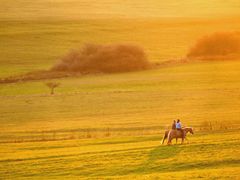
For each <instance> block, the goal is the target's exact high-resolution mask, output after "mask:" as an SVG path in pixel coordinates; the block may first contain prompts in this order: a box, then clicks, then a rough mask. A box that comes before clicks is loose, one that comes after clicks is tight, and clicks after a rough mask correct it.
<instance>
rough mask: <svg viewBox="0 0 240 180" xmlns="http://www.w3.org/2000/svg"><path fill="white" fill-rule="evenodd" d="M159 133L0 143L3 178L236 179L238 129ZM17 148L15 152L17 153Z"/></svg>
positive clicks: (0, 171)
mask: <svg viewBox="0 0 240 180" xmlns="http://www.w3.org/2000/svg"><path fill="white" fill-rule="evenodd" d="M160 138H161V137H160V136H144V137H143V136H140V137H128V138H114V139H112V138H107V139H95V140H69V141H54V142H35V143H13V144H0V147H1V148H0V154H2V155H3V156H1V158H0V167H1V168H0V174H1V178H3V179H16V178H17V179H18V178H26V179H27V178H30V179H32V178H34V179H46V178H47V179H56V178H60V179H66V178H67V179H79V178H80V179H133V178H135V179H186V178H187V179H191V178H192V179H238V178H239V174H238V172H239V170H240V167H239V163H240V159H239V155H240V154H239V151H238V149H239V148H240V146H239V133H238V131H230V132H215V133H205V134H204V133H200V134H196V135H194V137H190V138H189V139H190V142H191V143H190V144H187V145H174V146H161V145H160ZM16 152H17V153H16Z"/></svg>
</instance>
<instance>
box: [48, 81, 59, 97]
mask: <svg viewBox="0 0 240 180" xmlns="http://www.w3.org/2000/svg"><path fill="white" fill-rule="evenodd" d="M46 86H47V87H49V89H50V94H54V89H55V88H56V87H58V86H60V83H57V82H48V83H46Z"/></svg>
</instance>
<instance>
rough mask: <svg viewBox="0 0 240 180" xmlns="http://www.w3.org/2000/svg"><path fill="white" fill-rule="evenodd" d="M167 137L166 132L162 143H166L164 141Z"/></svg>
mask: <svg viewBox="0 0 240 180" xmlns="http://www.w3.org/2000/svg"><path fill="white" fill-rule="evenodd" d="M166 138H167V137H166V134H164V136H163V139H162V144H164V141H165V139H166Z"/></svg>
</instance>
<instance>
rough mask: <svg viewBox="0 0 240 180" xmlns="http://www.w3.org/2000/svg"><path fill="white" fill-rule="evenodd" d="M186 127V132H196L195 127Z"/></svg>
mask: <svg viewBox="0 0 240 180" xmlns="http://www.w3.org/2000/svg"><path fill="white" fill-rule="evenodd" d="M185 129H186V133H188V132H190V133H191V134H194V133H193V128H191V127H186V128H185Z"/></svg>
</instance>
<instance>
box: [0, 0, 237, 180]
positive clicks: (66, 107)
mask: <svg viewBox="0 0 240 180" xmlns="http://www.w3.org/2000/svg"><path fill="white" fill-rule="evenodd" d="M239 7H240V6H239V2H237V1H235V0H229V1H226V2H225V1H216V0H209V1H207V2H206V1H205V2H203V1H202V0H195V1H190V0H185V1H181V2H176V1H159V0H150V1H143V0H132V1H126V2H124V3H122V1H121V2H120V0H112V1H109V0H103V1H96V0H90V1H85V0H72V1H66V0H54V1H53V0H51V1H50V0H35V1H32V0H28V1H27V0H26V1H24V2H23V1H22V0H1V6H0V78H3V77H7V76H12V75H18V74H22V73H27V72H31V71H36V70H44V69H48V68H50V67H51V66H52V65H53V64H54V63H55V62H56V61H57V60H58V59H59V58H60V57H62V56H63V55H64V54H65V53H67V52H68V51H69V50H70V49H73V48H78V47H81V46H82V44H83V43H89V42H92V43H104V44H105V43H119V42H120V43H121V42H123V43H126V42H127V43H135V44H138V45H140V46H142V47H143V48H145V50H146V52H147V54H148V56H149V60H150V61H154V62H163V61H166V60H169V59H176V58H177V59H178V58H182V57H184V56H185V55H186V53H187V51H188V49H189V47H190V46H191V45H192V44H193V43H194V42H195V41H196V40H197V39H198V38H199V37H201V36H203V35H205V34H209V33H212V32H216V31H239V28H240V23H239V16H240V14H239V12H240V11H239ZM239 72H240V62H239V61H222V62H220V61H218V62H217V61H216V62H204V63H203V62H195V63H189V64H182V65H178V66H172V67H165V68H162V69H154V70H148V71H142V72H132V73H122V74H109V75H106V74H105V75H86V76H82V77H71V78H62V79H55V80H51V81H56V82H60V83H61V85H60V87H59V88H57V89H56V94H55V95H53V96H51V95H49V89H48V88H47V87H46V85H45V83H46V82H48V81H30V82H19V83H12V84H0V123H1V126H0V179H80V178H81V179H239V170H240V168H239V164H240V159H239V157H240V156H239V155H240V154H239V144H240V143H239V132H238V131H239V128H240V121H239V119H238V117H239V114H240V108H239V107H240V96H239V87H240V76H239ZM176 118H180V119H181V120H182V121H183V124H184V125H186V126H192V127H193V128H194V130H195V132H196V133H195V134H194V135H193V136H191V137H189V144H185V145H174V146H161V145H160V141H161V137H162V134H163V131H164V130H165V129H166V128H167V127H168V126H169V125H170V123H171V122H172V120H173V119H176ZM204 122H212V123H213V125H215V124H225V125H226V128H227V129H224V128H220V129H214V130H213V131H202V130H201V129H200V127H201V126H202V125H203V124H204ZM205 124H206V123H205Z"/></svg>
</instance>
